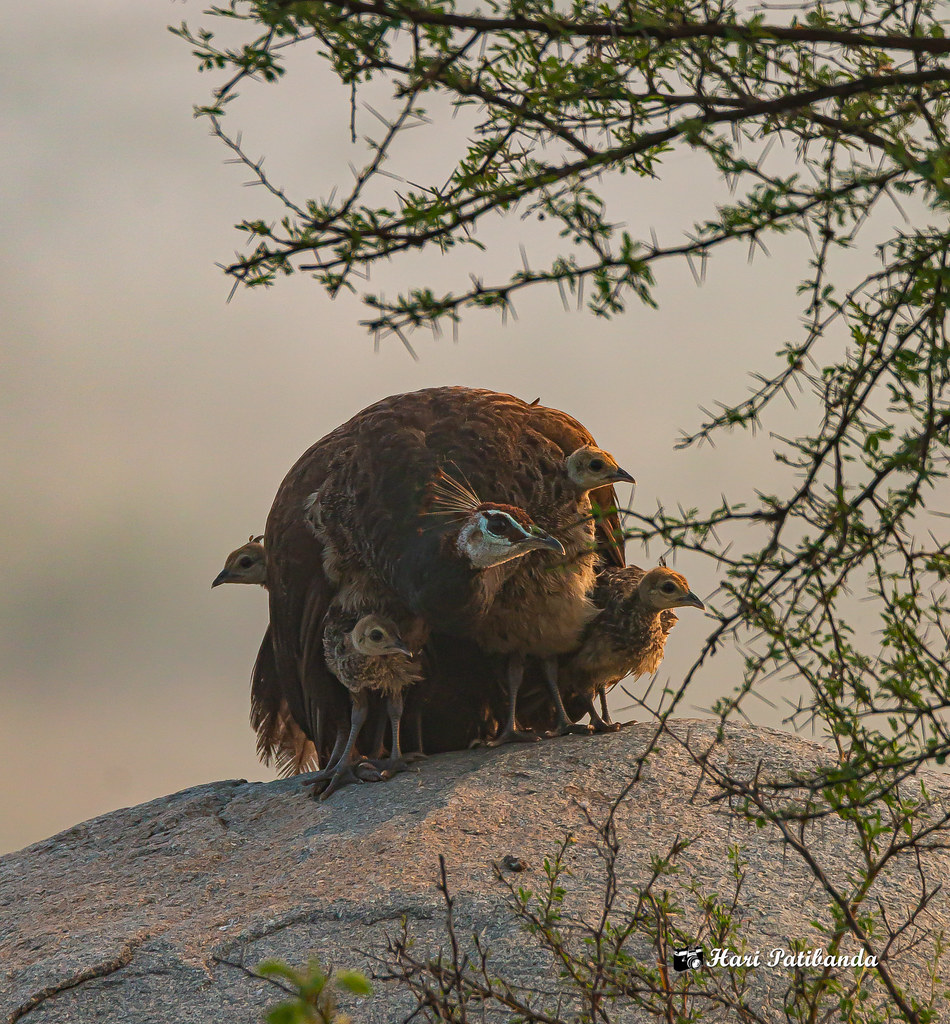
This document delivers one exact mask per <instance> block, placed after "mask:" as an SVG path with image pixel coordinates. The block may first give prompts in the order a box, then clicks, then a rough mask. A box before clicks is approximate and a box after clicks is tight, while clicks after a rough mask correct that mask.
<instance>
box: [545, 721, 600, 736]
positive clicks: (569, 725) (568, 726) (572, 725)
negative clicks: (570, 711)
mask: <svg viewBox="0 0 950 1024" xmlns="http://www.w3.org/2000/svg"><path fill="white" fill-rule="evenodd" d="M591 732H592V729H591V727H590V726H589V725H586V724H582V723H581V722H565V723H564V724H563V725H559V726H558V727H557V728H556V729H552V730H551V732H546V733H545V734H544V735H545V737H546V738H547V739H552V738H553V737H554V736H589V735H590V734H591Z"/></svg>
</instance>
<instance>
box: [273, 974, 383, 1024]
mask: <svg viewBox="0 0 950 1024" xmlns="http://www.w3.org/2000/svg"><path fill="white" fill-rule="evenodd" d="M257 974H258V975H259V976H260V977H262V978H268V979H270V980H271V981H274V982H283V983H285V984H282V985H281V987H282V988H285V991H287V992H288V993H289V994H290V995H291V996H292V998H291V999H288V1000H285V1001H284V1002H282V1003H279V1004H278V1005H277V1006H275V1007H274V1008H273V1009H271V1010H268V1011H267V1013H266V1014H265V1015H264V1019H265V1020H266V1021H267V1022H268V1024H349V1021H350V1017H349V1016H348V1015H347V1014H345V1013H340V1012H339V1011H338V1010H337V1008H336V1003H337V996H338V993H339V991H340V990H341V989H342V990H344V991H346V992H351V993H352V994H353V995H356V996H361V997H364V998H365V997H366V996H369V995H371V994H372V989H371V988H370V984H369V982H368V981H367V980H366V978H365V977H364V975H362V974H360V973H359V971H335V972H334V973H333V974H328V973H327V972H326V971H325V970H324V969H323V967H321V966H320V964H319V963H318V962H317V961H316V960H311V961H310V964H309V966H308V967H307V969H306V970H305V971H298V970H296V969H295V968H293V967H290V966H288V965H287V964H285V963H282V962H281V961H279V960H265V961H264V962H263V963H261V964H258V967H257Z"/></svg>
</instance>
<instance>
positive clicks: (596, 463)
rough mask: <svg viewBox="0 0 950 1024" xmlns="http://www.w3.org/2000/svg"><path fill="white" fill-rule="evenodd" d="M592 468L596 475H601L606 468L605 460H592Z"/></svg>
mask: <svg viewBox="0 0 950 1024" xmlns="http://www.w3.org/2000/svg"><path fill="white" fill-rule="evenodd" d="M590 468H591V469H592V470H593V471H594V472H595V473H599V472H600V471H601V470H602V469H603V468H604V460H603V459H591V460H590Z"/></svg>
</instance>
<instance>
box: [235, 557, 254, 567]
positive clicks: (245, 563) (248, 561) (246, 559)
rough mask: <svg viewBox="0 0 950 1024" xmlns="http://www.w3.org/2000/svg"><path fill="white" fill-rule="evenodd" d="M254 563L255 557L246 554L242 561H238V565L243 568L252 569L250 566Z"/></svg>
mask: <svg viewBox="0 0 950 1024" xmlns="http://www.w3.org/2000/svg"><path fill="white" fill-rule="evenodd" d="M253 564H254V559H253V558H251V557H250V555H245V556H244V557H243V558H242V559H241V560H240V561H239V562H238V565H239V566H240V567H241V568H242V569H250V567H251V566H252V565H253Z"/></svg>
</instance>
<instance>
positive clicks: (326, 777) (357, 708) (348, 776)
mask: <svg viewBox="0 0 950 1024" xmlns="http://www.w3.org/2000/svg"><path fill="white" fill-rule="evenodd" d="M351 700H352V702H353V703H352V708H351V711H350V734H349V736H348V737H347V739H346V745H345V746H344V748H343V750H342V751H341V752H340V756H339V757H338V758H337V760H336V763H335V764H333V765H332V766H328V767H327V768H325V769H324V770H323V771H322V772H318V773H317V775H316V777H315V778H314V780H313V798H314V799H315V800H316V799H318V798H319V799H320V800H326V798H327V797H328V796H330V794H331V793H335V792H336V791H337V790H338V789H340V788H341V787H343V786H346V785H348V784H349V783H351V782H367V781H372V782H379V781H380V780H381V779H382V776H381V775H380V774H379V773H378V772H375V770H374V774H373V775H372V776H370V777H369V778H367V777H366V774H365V770H364V769H365V764H360V765H359V768H360V774H357V772H356V771H355V770H354V766H353V763H352V758H353V747H354V746H355V745H356V737H357V736H359V734H360V729H362V728H363V723H364V722H365V721H366V716H367V714H368V713H369V702H368V701H367V699H366V695H365V694H364V693H359V692H357V693H353V694H351Z"/></svg>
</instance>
